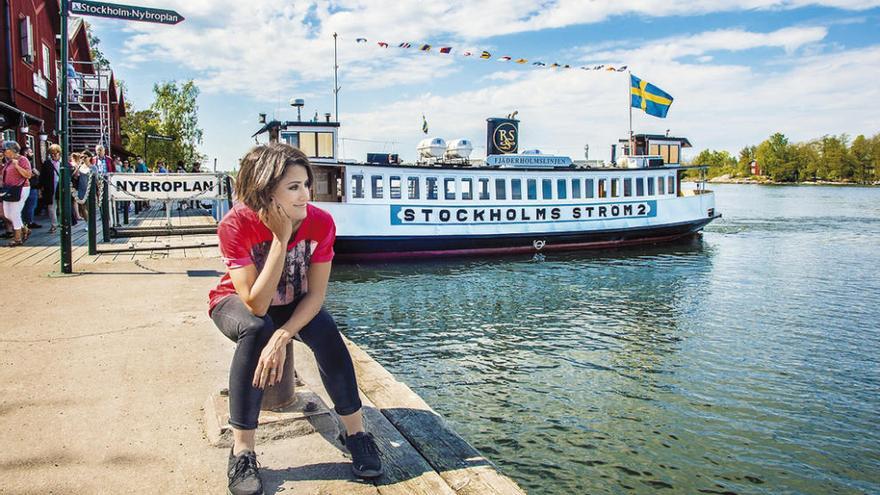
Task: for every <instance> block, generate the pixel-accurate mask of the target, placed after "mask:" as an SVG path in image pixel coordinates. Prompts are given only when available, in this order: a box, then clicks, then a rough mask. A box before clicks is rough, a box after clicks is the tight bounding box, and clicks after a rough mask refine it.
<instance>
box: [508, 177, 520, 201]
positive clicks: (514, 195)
mask: <svg viewBox="0 0 880 495" xmlns="http://www.w3.org/2000/svg"><path fill="white" fill-rule="evenodd" d="M510 199H522V180H521V179H510Z"/></svg>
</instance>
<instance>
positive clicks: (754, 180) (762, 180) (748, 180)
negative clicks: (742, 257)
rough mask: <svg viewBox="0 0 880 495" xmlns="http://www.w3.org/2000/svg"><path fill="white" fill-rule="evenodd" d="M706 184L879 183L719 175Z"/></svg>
mask: <svg viewBox="0 0 880 495" xmlns="http://www.w3.org/2000/svg"><path fill="white" fill-rule="evenodd" d="M707 182H709V183H710V184H757V185H762V186H852V187H878V186H880V183H878V182H874V183H872V184H859V183H857V182H839V181H828V180H817V181H805V182H779V181H774V180H771V179H769V178H767V177H731V176H729V175H720V176H718V177H713V178H711V179H709V180H708V181H707Z"/></svg>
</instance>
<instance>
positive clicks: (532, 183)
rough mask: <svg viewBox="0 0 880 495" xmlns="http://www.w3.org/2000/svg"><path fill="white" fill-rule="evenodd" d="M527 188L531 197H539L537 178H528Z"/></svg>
mask: <svg viewBox="0 0 880 495" xmlns="http://www.w3.org/2000/svg"><path fill="white" fill-rule="evenodd" d="M526 189H527V190H528V194H529V196H528V198H529V199H538V181H537V180H535V179H526Z"/></svg>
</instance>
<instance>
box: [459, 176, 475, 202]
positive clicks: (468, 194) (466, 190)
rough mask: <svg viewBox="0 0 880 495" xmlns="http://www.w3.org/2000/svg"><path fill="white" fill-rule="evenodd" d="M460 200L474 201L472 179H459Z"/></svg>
mask: <svg viewBox="0 0 880 495" xmlns="http://www.w3.org/2000/svg"><path fill="white" fill-rule="evenodd" d="M461 199H474V180H473V179H461Z"/></svg>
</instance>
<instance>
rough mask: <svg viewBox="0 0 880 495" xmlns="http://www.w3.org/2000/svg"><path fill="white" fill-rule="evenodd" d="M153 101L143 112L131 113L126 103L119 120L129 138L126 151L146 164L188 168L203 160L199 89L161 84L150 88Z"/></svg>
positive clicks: (184, 84) (191, 86)
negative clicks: (160, 162) (154, 136)
mask: <svg viewBox="0 0 880 495" xmlns="http://www.w3.org/2000/svg"><path fill="white" fill-rule="evenodd" d="M153 95H154V97H155V100H154V101H153V103H152V104H151V105H150V107H149V108H148V109H146V110H140V111H134V110H133V109H132V108H131V107H130V104H129V102H128V100H126V116H125V117H123V118H122V121H121V123H120V124H121V127H122V134H124V135H125V136H127V137H128V148H129V149H130V150H131V151H132V152H134V153H139V154H143V155H145V158H147V160H148V162H149V163H147V165H149V166H151V167H152V166H154V165H155V163H156V162H157V161H158V160H164V161H165V163H166V164H167V165H168V166H169V167H172V168H173V167H174V164H175V163H177V161H178V160H183V162H184V163H186V164H187V166H190V165H191V164H192V163H193V162H197V161H199V162H200V161H203V160H204V156H203V155H202V154H200V153H199V152H198V149H197V148H198V145H200V144H201V142H202V135H203V131H202V129H201V128H199V121H198V109H199V107H198V101H197V99H198V95H199V89H198V87H197V86H196V85H195V83H194V82H193V81H187V82H185V83H178V82H176V81H171V82H163V83H159V84H155V85H153ZM147 134H159V135H163V136H171V137H172V138H174V141H158V140H154V139H150V140H147V139H146V135H147Z"/></svg>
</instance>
